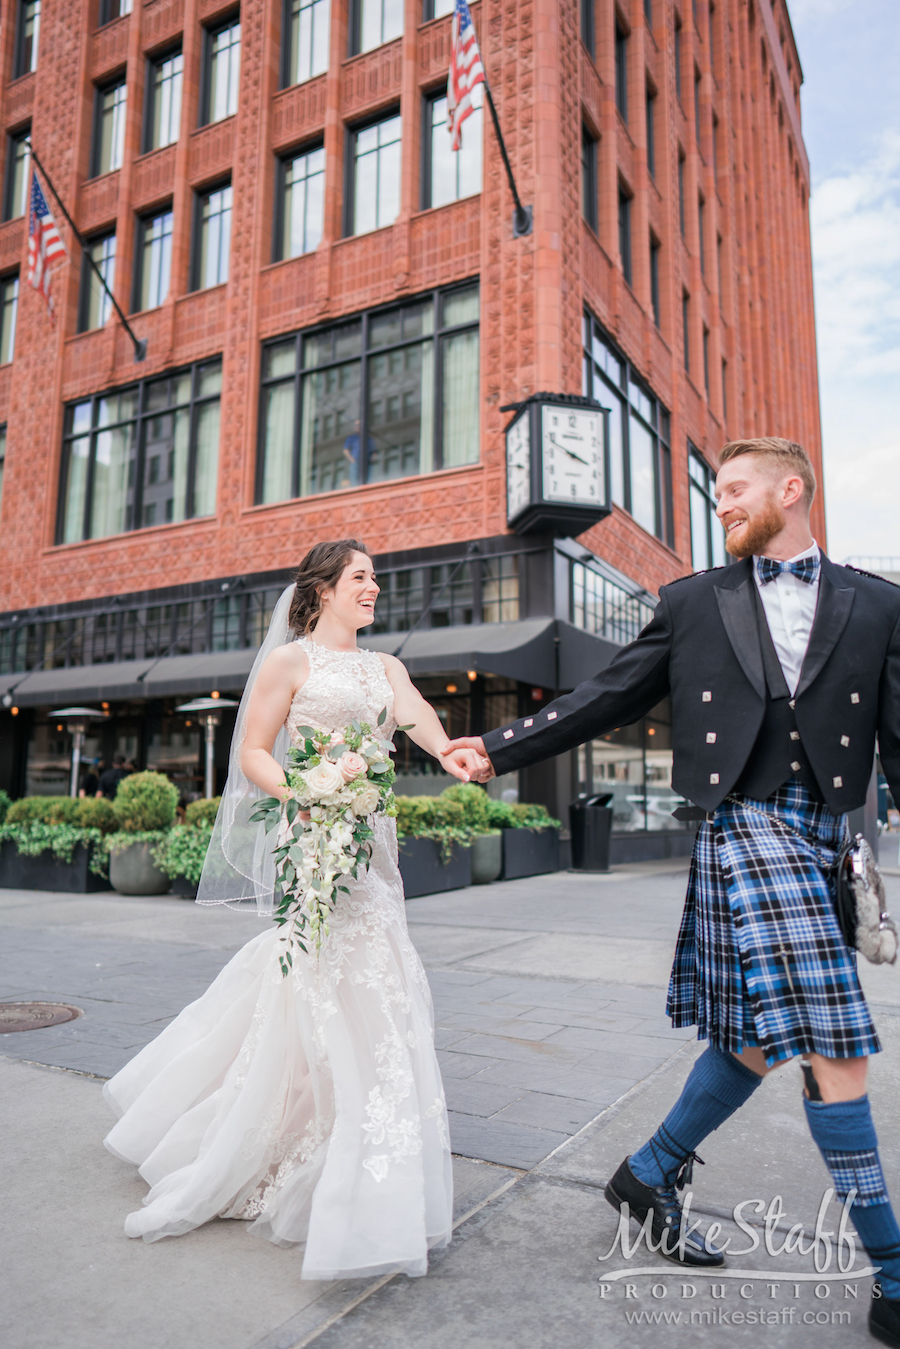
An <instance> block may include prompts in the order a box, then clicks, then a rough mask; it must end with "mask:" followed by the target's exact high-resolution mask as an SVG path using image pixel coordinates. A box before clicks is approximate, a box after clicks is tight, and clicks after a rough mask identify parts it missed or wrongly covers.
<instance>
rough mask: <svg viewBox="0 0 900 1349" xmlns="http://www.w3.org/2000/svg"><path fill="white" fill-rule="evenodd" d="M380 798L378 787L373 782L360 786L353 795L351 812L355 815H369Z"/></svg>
mask: <svg viewBox="0 0 900 1349" xmlns="http://www.w3.org/2000/svg"><path fill="white" fill-rule="evenodd" d="M380 798H381V793H380V792H379V790H378V788H377V787H376V786H375V784H374V782H370V783H369V784H368V786H366V787H362V788H361V789H360V790H359V791H358V792H357V793H356V795H355V796H354V798H353V803H352V804H353V813H354V814H355V815H371V813H372V811H373V810H374V809H375V807H376V806H377V805H378V802H379V800H380Z"/></svg>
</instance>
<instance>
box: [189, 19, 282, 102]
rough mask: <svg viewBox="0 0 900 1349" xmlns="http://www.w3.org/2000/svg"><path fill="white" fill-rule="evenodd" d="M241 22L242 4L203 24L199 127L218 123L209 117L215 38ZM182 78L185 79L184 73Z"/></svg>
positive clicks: (242, 35)
mask: <svg viewBox="0 0 900 1349" xmlns="http://www.w3.org/2000/svg"><path fill="white" fill-rule="evenodd" d="M287 3H288V4H290V0H287ZM240 22H241V10H240V6H239V5H238V6H236V7H235V8H234V9H232V10H229V11H228V13H227V14H224V15H219V16H217V18H216V20H215V22H214V23H211V24H204V25H203V35H202V42H201V55H200V97H199V99H198V101H197V113H198V116H199V119H200V120H199V121H198V122H197V126H198V128H199V127H202V126H215V125H218V124H217V123H214V122H211V121H210V117H209V112H210V109H209V96H210V91H211V89H212V44H213V38H215V37H218V35H219V33H224V32H225V30H226V29H227V28H231V27H232V25H233V24H235V23H240ZM243 37H244V34H243V30H242V31H241V41H242V42H243ZM182 79H184V75H183V74H182ZM236 116H237V112H230V113H229V114H228V117H236ZM228 117H223V118H221V119H220V120H221V121H223V122H227V120H228Z"/></svg>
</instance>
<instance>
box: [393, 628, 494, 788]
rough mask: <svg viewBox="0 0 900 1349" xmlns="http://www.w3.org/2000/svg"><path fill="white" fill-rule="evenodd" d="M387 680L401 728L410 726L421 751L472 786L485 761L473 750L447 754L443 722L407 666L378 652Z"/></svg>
mask: <svg viewBox="0 0 900 1349" xmlns="http://www.w3.org/2000/svg"><path fill="white" fill-rule="evenodd" d="M379 654H380V656H381V659H382V660H383V661H384V666H385V670H386V671H387V677H388V679H389V681H390V685H391V688H392V689H393V690H394V716H395V717H396V719H397V724H398V725H399V726H408V727H409V728H410V729H409V730H408V731H407V732H406V734H407V735H408V736H409V738H410V740H412V741H413V742H414V743H415V744H416V745H418V746H419V747H420V748H421V749H424V750H425V751H426V752H427V753H428V754H433V755H434V757H435V758H436V759H437V761H438V763H439V764H440V765H441V767H442V768H445V769H446V770H447V772H448V773H452V774H453V776H454V777H457V778H460V779H461V780H462V781H463V782H470V781H471V780H472V778H474V777H475V776H476V775H477V774H478V773H480V772H481V771H482V770H483V769H484V767H485V766H486V762H487V761H486V760H485V759H484V758H483V757H482V756H481V755H479V754H478V753H477V752H476V751H475V750H474V749H468V748H466V749H457V750H451V751H450V752H449V753H447V752H446V747H447V745H448V744H449V743H450V741H449V738H448V736H447V732H446V731H445V730H444V728H443V726H442V725H441V719H440V717H439V716H438V714H437V712H435V710H434V708H433V707H432V706H431V704H430V703H429V702H426V700H425V699H424V698H423V697H422V695H421V693H420V692H419V690H418V689H417V688H416V686H415V684H413V682H412V680H411V679H410V677H409V674H408V672H407V669H406V666H405V665H404V664H403V662H402V661H399V660H397V658H396V656H388V655H386V654H385V653H384V652H379Z"/></svg>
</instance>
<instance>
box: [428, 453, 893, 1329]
mask: <svg viewBox="0 0 900 1349" xmlns="http://www.w3.org/2000/svg"><path fill="white" fill-rule="evenodd" d="M815 489H816V481H815V475H814V472H813V468H812V464H811V463H810V460H809V458H808V456H807V455H806V453H805V452H804V450H803V449H802V448H801V447H800V446H799V445H797V444H794V443H793V442H792V441H788V440H782V439H780V438H778V437H763V438H760V439H755V440H738V441H733V442H731V443H730V444H728V445H726V446H725V448H724V449H723V450H722V453H721V456H720V467H719V472H718V476H717V479H716V496H717V498H718V507H717V515H718V517H719V519H720V521H721V522H722V525H723V526H724V529H725V533H726V547H727V549H728V551H729V553H731V555H732V556H733V557H734V558H737V559H740V561H738V562H737V564H736V565H735V566H730V567H724V568H722V567H720V568H716V569H714V570H712V571H709V572H701V573H699V574H697V575H694V576H689V577H684V578H682V579H681V580H679V581H676V582H673V583H672V584H670V585H667V586H663V587H662V589H661V591H660V600H659V605H658V607H657V609H656V612H655V614H654V616H653V619H652V621H651V622H650V623H649V624H648V625H647V627H646V628H644V630H643V632H642V633H641V634H640V636H639V637H638V638H637V640H636V641H634V642H632V643H631V644H630V645H629V646H626V647H624V648H623V650H621V651H620V652H619V653H618V654H617V655H616V657H615V659H614V660H613V661H612V662H611V664H610V665H609V666H607V668H606V669H605V670H603V671H601V673H600V674H598V675H596V676H595V677H594V678H593V679H589V680H587V681H586V682H585V683H583V684H580V685H579V686H578V688H576V689H575V690H574V691H573V692H572V693H568V694H565V695H564V696H563V697H561V698H558V699H557V700H556V701H555V702H553V703H551V704H549V706H547V707H545V708H543V709H542V710H541V711H540V712H537V713H535V714H534V715H533V716H529V717H525V718H524V719H523V720H520V721H516V722H514V723H513V724H512V725H510V726H507V727H503V728H501V729H500V730H496V731H490V732H489V733H488V734H487V735H485V736H484V738H483V740H482V739H480V738H469V739H462V740H456V741H453V742H452V745H451V746H450V748H452V747H454V746H455V747H460V746H466V747H470V748H475V749H477V750H479V751H480V752H482V753H484V754H486V755H487V756H488V757H489V760H490V763H489V765H488V766H487V767H486V768H485V770H484V772H483V774H482V780H483V781H484V780H486V779H487V778H488V777H491V776H493V775H494V774H497V773H507V772H510V771H511V770H513V769H516V768H522V767H524V766H526V765H528V764H532V763H535V762H538V761H540V760H542V759H546V758H549V757H550V756H552V755H556V754H560V753H562V752H563V751H564V750H568V749H571V748H572V747H573V746H575V745H580V744H582V743H583V742H584V741H586V740H590V739H593V738H594V737H595V736H600V735H603V734H604V733H605V732H608V731H610V730H612V729H614V728H615V727H617V726H624V725H628V724H629V723H631V722H635V721H637V720H638V719H639V718H640V717H642V716H644V715H646V713H648V712H649V711H650V710H651V708H653V707H654V706H655V705H656V704H657V703H658V702H660V701H661V699H663V698H665V697H666V696H667V695H670V696H671V699H672V721H673V736H674V766H673V785H674V787H675V789H676V790H677V791H678V792H680V793H681V794H682V795H684V796H685V797H687V798H688V800H690V801H692V802H694V803H695V805H696V809H695V811H693V812H692V813H693V815H694V817H695V818H697V819H700V820H702V821H703V823H702V824H701V826H700V829H699V832H698V835H697V841H696V844H695V848H694V857H693V862H692V865H691V873H690V880H689V883H688V893H687V899H686V903H685V910H684V915H683V918H682V922H681V930H680V932H679V936H678V942H677V946H676V951H675V960H674V965H673V968H672V975H671V981H670V985H669V997H668V1004H667V1011H668V1014H669V1015H670V1017H671V1018H672V1022H673V1024H674V1025H675V1026H689V1025H696V1026H697V1027H698V1038H700V1039H708V1040H709V1047H708V1048H707V1049H706V1051H705V1052H704V1053H703V1054H701V1056H700V1057H699V1058H698V1059H697V1060H696V1062H695V1064H694V1067H693V1069H692V1071H691V1074H690V1076H689V1077H688V1080H687V1082H686V1084H685V1087H684V1090H683V1091H682V1093H681V1096H680V1097H679V1099H678V1101H677V1102H676V1103H675V1105H674V1106H673V1108H672V1110H671V1111H670V1112H669V1114H668V1115H667V1116H666V1118H665V1120H664V1121H663V1123H662V1124H661V1125H660V1127H659V1129H658V1130H657V1132H656V1133H655V1134H654V1135H653V1137H652V1138H650V1139H649V1140H648V1141H647V1142H646V1143H645V1144H644V1145H643V1147H640V1148H639V1149H638V1150H637V1151H636V1152H634V1153H633V1154H632V1155H631V1156H630V1157H628V1158H626V1160H625V1161H623V1162H622V1164H621V1166H620V1167H619V1169H618V1171H617V1172H616V1174H615V1175H614V1176H613V1178H612V1180H611V1181H610V1183H609V1185H608V1186H607V1189H606V1197H607V1199H608V1200H609V1202H610V1203H611V1204H612V1205H613V1206H614V1207H616V1208H619V1209H622V1208H624V1206H625V1205H628V1208H629V1211H630V1213H631V1215H632V1216H634V1217H637V1218H638V1219H639V1220H641V1221H643V1220H644V1218H646V1216H647V1214H650V1215H651V1222H652V1230H653V1233H654V1236H655V1237H656V1239H657V1240H660V1239H662V1238H663V1237H665V1238H666V1241H665V1242H664V1245H663V1253H664V1254H667V1255H668V1257H669V1258H670V1259H673V1260H676V1261H680V1262H682V1263H683V1264H685V1265H705V1266H717V1265H721V1264H722V1263H723V1262H724V1257H723V1255H722V1253H721V1252H720V1251H718V1250H716V1249H715V1248H714V1247H712V1246H711V1245H710V1243H709V1242H708V1241H707V1240H706V1239H704V1238H697V1237H695V1236H693V1235H691V1234H689V1233H688V1232H687V1231H686V1230H683V1226H684V1227H685V1228H686V1224H683V1221H682V1209H681V1203H680V1200H679V1198H678V1193H677V1192H678V1190H679V1189H681V1188H683V1186H684V1184H685V1183H686V1182H687V1181H689V1180H690V1177H691V1169H692V1165H693V1162H694V1160H695V1159H696V1160H700V1159H699V1158H697V1155H696V1151H695V1149H696V1148H697V1147H698V1146H699V1145H700V1143H701V1142H702V1140H703V1139H704V1138H706V1137H707V1135H708V1134H710V1133H711V1132H712V1131H713V1130H714V1129H717V1128H719V1127H720V1125H722V1124H723V1123H724V1122H725V1121H726V1120H727V1119H728V1118H729V1116H730V1115H732V1114H733V1113H734V1111H735V1110H737V1109H738V1108H739V1107H740V1106H741V1105H743V1103H744V1102H745V1101H746V1100H747V1099H748V1098H749V1097H750V1096H751V1094H752V1093H753V1092H754V1091H755V1090H756V1088H757V1087H758V1086H759V1083H760V1081H761V1079H762V1077H763V1076H764V1075H765V1074H766V1073H767V1072H769V1071H770V1070H771V1069H772V1068H774V1067H776V1066H777V1065H778V1064H779V1063H782V1062H783V1061H785V1060H786V1059H789V1058H793V1057H795V1056H796V1055H803V1056H804V1059H803V1060H801V1062H802V1063H803V1066H804V1077H805V1082H806V1088H805V1091H804V1101H803V1104H804V1108H805V1111H806V1116H807V1120H808V1122H809V1128H810V1131H811V1133H812V1135H813V1138H814V1139H815V1141H816V1143H817V1145H818V1147H819V1148H820V1150H821V1152H822V1156H823V1158H824V1160H825V1164H826V1166H827V1167H828V1169H829V1170H830V1172H831V1176H832V1181H833V1184H834V1189H835V1192H836V1194H837V1196H838V1198H839V1199H840V1200H842V1201H843V1200H844V1199H846V1197H847V1196H848V1195H850V1194H851V1193H852V1192H855V1197H854V1198H853V1199H852V1219H853V1223H854V1226H855V1227H856V1230H857V1232H858V1234H859V1236H860V1239H861V1241H862V1243H863V1245H864V1246H865V1248H866V1251H867V1252H868V1254H869V1256H870V1257H871V1259H872V1261H873V1263H874V1264H876V1265H877V1266H880V1270H881V1273H880V1295H879V1294H878V1293H876V1300H875V1301H873V1303H872V1311H871V1314H870V1328H871V1330H872V1332H873V1334H875V1335H876V1336H877V1337H878V1338H879V1339H881V1340H882V1342H883V1343H885V1344H889V1345H896V1346H898V1347H900V1228H898V1226H897V1222H896V1220H895V1217H894V1213H893V1210H892V1208H891V1204H890V1201H889V1198H888V1194H887V1189H886V1186H885V1181H884V1176H883V1174H882V1170H881V1164H880V1162H879V1158H878V1151H877V1139H876V1135H875V1127H874V1124H873V1122H872V1115H871V1111H870V1109H869V1100H868V1097H867V1095H866V1063H867V1055H869V1054H872V1053H877V1052H878V1051H879V1049H880V1047H881V1046H880V1044H879V1041H878V1037H877V1034H876V1032H875V1027H874V1025H873V1024H872V1019H871V1016H870V1014H869V1009H868V1007H867V1006H866V1002H865V998H864V997H863V994H862V991H861V989H860V985H859V981H858V978H857V974H856V958H855V953H852V952H851V951H849V950H848V948H847V947H846V945H845V943H844V941H843V939H842V937H841V933H840V929H839V927H838V924H837V920H836V917H835V911H834V904H833V897H832V893H833V892H832V886H831V878H830V874H829V872H830V867H831V865H832V863H833V862H834V860H835V858H836V856H837V852H838V849H839V848H840V845H841V841H842V838H843V834H844V829H845V823H844V815H845V813H846V812H847V811H849V810H853V809H855V808H856V807H858V806H861V805H862V804H863V802H864V801H865V797H866V789H867V786H868V782H869V777H870V773H871V769H872V761H873V755H874V752H875V737H876V735H877V737H878V743H879V749H880V753H881V761H882V765H883V767H884V771H885V773H886V775H887V778H888V782H889V784H890V787H891V790H892V792H893V794H894V796H895V798H896V799H898V800H900V588H898V587H896V586H893V585H891V584H890V583H889V582H887V581H884V580H882V579H880V578H878V577H873V576H869V575H867V574H866V573H863V572H858V571H856V570H855V569H853V568H849V567H839V566H835V564H834V563H833V562H831V561H829V559H828V558H827V557H826V556H825V555H824V554H823V553H822V552H821V551H820V550H819V548H818V546H817V544H816V543H815V541H814V540H813V538H812V535H811V533H810V526H809V510H810V505H811V503H812V499H813V494H814V492H815Z"/></svg>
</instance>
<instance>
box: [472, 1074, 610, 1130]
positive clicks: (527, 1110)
mask: <svg viewBox="0 0 900 1349" xmlns="http://www.w3.org/2000/svg"><path fill="white" fill-rule="evenodd" d="M471 1085H472V1086H473V1087H474V1086H477V1083H474V1082H473V1083H472V1084H471ZM598 1113H599V1111H598V1108H597V1106H596V1105H595V1104H593V1103H592V1102H589V1101H577V1100H573V1099H572V1098H571V1097H570V1096H550V1095H547V1094H546V1093H543V1092H536V1091H529V1092H526V1093H525V1095H524V1096H520V1097H519V1099H518V1100H517V1101H513V1102H512V1104H511V1105H508V1106H506V1107H505V1108H504V1109H503V1110H500V1111H499V1112H498V1113H497V1114H496V1115H494V1116H493V1118H494V1119H498V1120H514V1121H515V1122H516V1123H517V1124H530V1125H533V1126H534V1127H536V1128H538V1129H554V1130H558V1131H560V1132H562V1133H567V1134H574V1133H577V1132H578V1130H579V1129H581V1128H583V1127H584V1125H585V1124H587V1123H589V1121H590V1120H592V1119H594V1118H595V1116H596V1115H597V1114H598Z"/></svg>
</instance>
